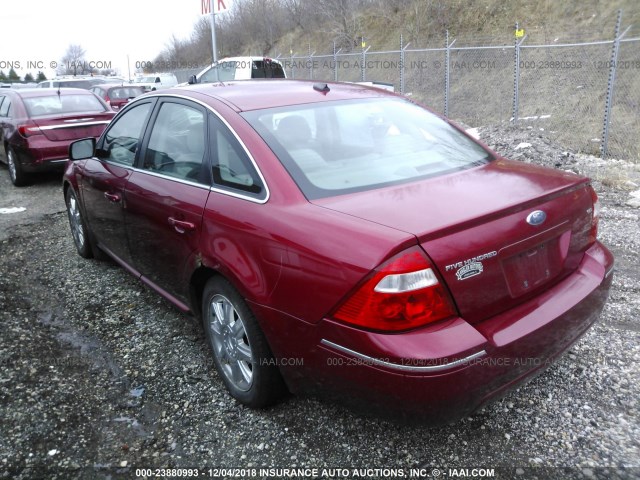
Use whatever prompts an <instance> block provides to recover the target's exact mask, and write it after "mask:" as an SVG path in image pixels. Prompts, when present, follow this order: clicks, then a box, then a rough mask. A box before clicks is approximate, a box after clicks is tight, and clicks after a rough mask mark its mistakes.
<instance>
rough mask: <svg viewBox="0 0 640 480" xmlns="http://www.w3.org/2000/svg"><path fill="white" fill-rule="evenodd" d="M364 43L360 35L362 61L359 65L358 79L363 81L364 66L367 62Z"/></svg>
mask: <svg viewBox="0 0 640 480" xmlns="http://www.w3.org/2000/svg"><path fill="white" fill-rule="evenodd" d="M365 47H366V43H364V37H362V63H361V65H360V81H361V82H364V78H365V75H364V69H365V68H366V63H367V51H366V50H365Z"/></svg>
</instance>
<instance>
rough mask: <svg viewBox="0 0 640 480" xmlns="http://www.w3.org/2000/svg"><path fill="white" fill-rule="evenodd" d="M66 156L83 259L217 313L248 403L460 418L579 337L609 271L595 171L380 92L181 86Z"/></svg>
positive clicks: (261, 84)
mask: <svg viewBox="0 0 640 480" xmlns="http://www.w3.org/2000/svg"><path fill="white" fill-rule="evenodd" d="M70 157H71V158H72V160H73V161H71V162H69V164H68V166H67V170H66V173H65V177H64V194H65V198H66V202H67V207H68V213H69V221H70V225H71V231H72V233H73V237H74V240H75V243H76V247H77V249H78V252H79V253H80V255H82V256H84V257H90V256H91V255H92V254H94V255H96V254H103V253H106V254H107V255H108V256H109V257H112V258H113V259H114V260H115V261H117V262H118V263H119V264H120V265H122V266H123V267H124V268H125V269H127V270H128V271H129V272H131V273H132V274H133V275H135V276H136V277H138V278H139V279H140V280H141V281H142V282H144V283H145V284H146V285H147V286H149V287H150V288H152V289H153V290H155V291H156V292H158V293H159V294H160V295H162V296H163V297H165V298H166V299H168V300H170V301H171V302H172V303H173V304H174V305H176V306H177V307H178V308H179V309H180V310H182V311H183V312H188V313H191V314H193V315H195V316H198V317H200V318H202V321H203V324H204V329H205V332H206V337H207V339H208V342H209V344H210V346H211V349H212V352H213V359H214V361H215V365H216V368H217V370H218V372H219V374H220V377H221V378H222V380H223V381H224V383H225V385H226V387H227V388H228V390H229V391H230V393H231V395H232V396H233V397H235V398H236V399H237V400H239V401H240V402H242V403H244V404H246V405H249V406H252V407H261V406H265V405H268V404H270V403H272V402H275V401H276V400H277V399H278V398H280V396H281V395H282V394H283V392H285V391H286V389H288V390H289V391H291V392H294V393H316V394H317V393H325V394H326V393H331V394H332V395H333V396H334V397H336V398H338V399H339V400H340V401H341V402H343V403H348V404H352V403H354V404H356V405H365V406H366V408H368V409H369V408H377V409H379V411H387V412H390V411H393V412H397V413H399V414H402V415H405V416H409V417H408V418H421V419H425V420H431V421H433V422H435V423H438V422H445V421H449V420H452V419H455V418H458V417H460V416H462V415H465V414H468V413H469V412H471V411H473V410H474V409H476V408H477V407H478V406H480V405H481V404H483V403H484V402H486V401H487V400H489V399H491V398H492V397H495V396H496V395H498V394H500V393H502V392H503V391H505V390H506V389H508V388H512V387H514V386H515V385H517V384H518V383H520V382H521V381H523V380H524V379H526V378H528V377H531V376H532V375H533V374H535V373H537V372H539V371H542V369H544V367H546V366H548V365H549V364H550V362H551V361H553V360H554V359H555V358H556V357H558V356H559V355H560V354H562V353H563V352H564V351H565V350H567V349H568V348H569V347H570V346H571V345H572V344H573V343H574V342H576V341H577V340H578V339H579V338H580V337H581V336H582V335H583V334H584V333H585V332H586V331H587V330H588V329H589V327H590V326H591V325H592V324H593V323H594V322H595V321H596V319H597V318H598V315H599V313H600V310H601V309H602V307H603V304H604V302H605V300H606V298H607V294H608V291H609V287H610V285H611V281H612V271H613V258H612V255H611V253H610V252H609V251H608V250H607V249H606V248H605V247H604V246H603V245H602V244H600V243H599V242H598V241H597V240H596V233H597V228H598V208H599V207H598V205H599V204H598V199H597V196H596V194H595V192H594V190H593V188H592V187H591V186H590V183H589V180H588V179H587V178H584V177H581V176H578V175H574V174H571V173H567V172H563V171H558V170H552V169H548V168H543V167H539V166H535V165H529V164H524V163H520V162H514V161H510V160H507V159H505V158H500V157H499V156H498V155H497V154H495V153H494V152H492V151H490V150H489V149H488V148H487V147H485V146H483V145H481V144H479V143H478V142H476V141H475V140H473V139H472V138H470V137H469V136H468V135H466V134H465V133H464V132H463V131H462V130H460V129H459V128H457V127H456V126H454V125H452V124H450V123H449V122H448V121H447V120H445V119H443V118H440V117H439V116H437V115H435V114H433V113H432V112H430V111H428V110H427V109H425V108H423V107H420V106H418V105H416V104H414V103H413V102H411V101H409V100H407V99H406V98H403V97H400V96H397V95H394V94H391V93H388V92H385V91H382V90H377V89H371V88H367V87H363V86H359V85H353V84H333V83H330V84H317V83H316V84H314V83H312V82H304V81H290V80H281V81H277V82H276V81H273V82H271V81H268V82H265V81H257V82H255V81H246V82H237V83H230V84H225V85H224V86H222V85H197V86H192V87H186V88H179V89H170V90H165V91H163V92H159V93H156V94H152V95H145V96H142V97H139V98H137V99H136V100H134V101H133V102H131V103H130V104H129V105H127V106H126V107H125V108H124V109H123V110H122V111H121V112H120V113H119V114H118V116H117V117H116V118H115V119H114V120H113V122H112V124H111V125H110V126H109V127H108V128H107V130H106V131H105V132H104V134H103V135H102V136H101V138H100V139H99V140H98V141H97V142H96V141H95V140H94V139H87V140H81V141H79V142H76V143H74V144H72V146H71V149H70Z"/></svg>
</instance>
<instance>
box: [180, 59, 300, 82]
mask: <svg viewBox="0 0 640 480" xmlns="http://www.w3.org/2000/svg"><path fill="white" fill-rule="evenodd" d="M286 77H287V75H286V73H285V71H284V69H283V68H282V64H281V63H280V62H279V61H278V60H274V59H273V58H267V57H229V58H223V59H222V60H219V61H218V62H217V63H214V64H212V65H211V66H210V67H207V68H205V69H204V70H202V71H201V72H200V73H198V74H197V75H192V76H191V77H190V78H189V85H193V84H195V83H214V82H229V81H231V80H250V79H256V78H286Z"/></svg>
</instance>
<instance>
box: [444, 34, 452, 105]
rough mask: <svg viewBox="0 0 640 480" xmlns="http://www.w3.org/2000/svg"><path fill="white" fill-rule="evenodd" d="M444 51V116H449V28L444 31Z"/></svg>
mask: <svg viewBox="0 0 640 480" xmlns="http://www.w3.org/2000/svg"><path fill="white" fill-rule="evenodd" d="M444 46H445V47H446V50H445V52H444V116H445V117H448V116H449V63H450V62H449V60H450V58H451V50H450V47H449V30H447V31H446V36H445V45H444Z"/></svg>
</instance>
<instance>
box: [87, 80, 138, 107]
mask: <svg viewBox="0 0 640 480" xmlns="http://www.w3.org/2000/svg"><path fill="white" fill-rule="evenodd" d="M91 91H92V92H93V93H95V94H96V95H98V96H99V97H100V98H101V99H103V100H104V101H105V102H106V103H107V105H109V106H111V108H112V109H113V110H114V111H116V112H117V111H118V110H120V109H121V108H122V107H124V106H125V105H126V104H127V103H129V102H130V101H131V100H133V99H134V98H136V97H137V96H139V95H142V94H143V93H144V88H142V87H140V86H138V85H125V84H123V83H103V84H102V85H96V86H94V87H91Z"/></svg>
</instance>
